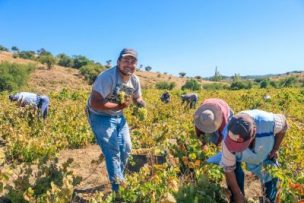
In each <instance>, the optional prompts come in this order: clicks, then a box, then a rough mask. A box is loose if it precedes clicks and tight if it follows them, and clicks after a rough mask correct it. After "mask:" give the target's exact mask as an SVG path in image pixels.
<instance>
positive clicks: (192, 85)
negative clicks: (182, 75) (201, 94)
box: [182, 79, 201, 91]
mask: <svg viewBox="0 0 304 203" xmlns="http://www.w3.org/2000/svg"><path fill="white" fill-rule="evenodd" d="M184 89H190V90H193V91H194V90H200V89H201V85H200V84H199V83H198V82H197V80H194V79H190V80H187V81H186V83H185V84H184V85H183V86H182V90H184Z"/></svg>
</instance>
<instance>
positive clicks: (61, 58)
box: [57, 53, 73, 67]
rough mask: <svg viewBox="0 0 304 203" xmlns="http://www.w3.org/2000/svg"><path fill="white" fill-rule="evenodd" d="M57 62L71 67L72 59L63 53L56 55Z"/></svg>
mask: <svg viewBox="0 0 304 203" xmlns="http://www.w3.org/2000/svg"><path fill="white" fill-rule="evenodd" d="M57 60H58V62H57V64H58V65H60V66H64V67H72V64H73V60H72V58H71V57H69V56H67V55H65V54H64V53H62V54H58V55H57Z"/></svg>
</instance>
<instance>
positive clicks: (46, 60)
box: [39, 54, 56, 70]
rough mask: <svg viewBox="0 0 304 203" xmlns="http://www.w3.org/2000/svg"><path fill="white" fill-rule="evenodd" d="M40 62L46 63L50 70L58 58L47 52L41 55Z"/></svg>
mask: <svg viewBox="0 0 304 203" xmlns="http://www.w3.org/2000/svg"><path fill="white" fill-rule="evenodd" d="M39 62H40V63H42V64H46V66H47V68H48V70H50V69H51V68H52V67H53V66H54V64H55V63H56V59H55V57H54V56H52V55H50V54H46V55H42V56H40V57H39Z"/></svg>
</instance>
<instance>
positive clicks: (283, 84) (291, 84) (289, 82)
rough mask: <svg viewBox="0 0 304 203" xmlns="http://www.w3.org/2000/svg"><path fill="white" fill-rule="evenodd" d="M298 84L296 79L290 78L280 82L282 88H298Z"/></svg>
mask: <svg viewBox="0 0 304 203" xmlns="http://www.w3.org/2000/svg"><path fill="white" fill-rule="evenodd" d="M296 83H297V79H296V78H295V77H288V78H285V79H283V80H282V81H281V82H280V84H281V87H294V86H296Z"/></svg>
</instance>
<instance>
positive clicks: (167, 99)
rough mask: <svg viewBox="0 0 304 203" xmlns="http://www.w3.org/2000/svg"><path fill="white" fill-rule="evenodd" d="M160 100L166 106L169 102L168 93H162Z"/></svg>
mask: <svg viewBox="0 0 304 203" xmlns="http://www.w3.org/2000/svg"><path fill="white" fill-rule="evenodd" d="M160 100H161V101H162V102H164V103H166V104H167V103H169V102H170V100H171V98H170V94H169V92H168V91H166V92H164V93H163V94H162V95H161V97H160Z"/></svg>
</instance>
